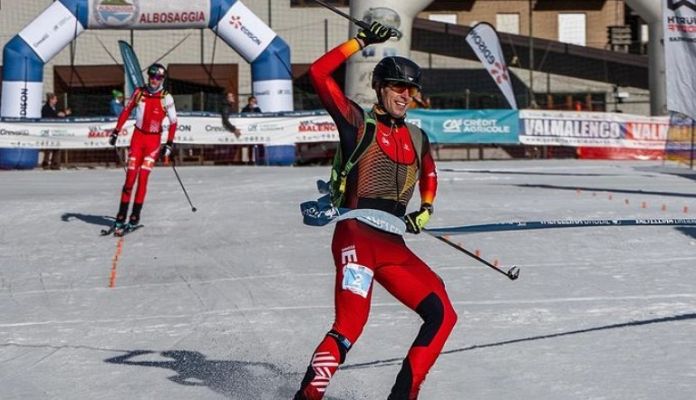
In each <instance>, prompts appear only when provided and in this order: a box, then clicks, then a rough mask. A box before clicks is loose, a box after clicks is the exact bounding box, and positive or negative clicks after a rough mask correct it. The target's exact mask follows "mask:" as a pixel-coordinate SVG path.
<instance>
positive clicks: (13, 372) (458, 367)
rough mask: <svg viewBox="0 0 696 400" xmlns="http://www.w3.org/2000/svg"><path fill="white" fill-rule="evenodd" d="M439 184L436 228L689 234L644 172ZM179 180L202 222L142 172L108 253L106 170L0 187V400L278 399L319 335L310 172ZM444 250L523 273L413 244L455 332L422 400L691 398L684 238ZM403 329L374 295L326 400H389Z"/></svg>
mask: <svg viewBox="0 0 696 400" xmlns="http://www.w3.org/2000/svg"><path fill="white" fill-rule="evenodd" d="M439 168H440V186H439V192H438V193H439V194H438V198H437V201H436V204H435V210H436V211H435V214H434V216H433V219H432V221H431V226H433V227H436V226H447V225H469V224H483V223H494V222H507V221H536V220H543V219H566V218H573V219H605V218H612V219H632V218H667V217H675V218H694V217H696V176H694V175H693V174H692V175H690V176H689V175H687V176H679V175H677V174H675V173H674V172H675V171H674V170H668V169H665V168H663V167H661V165H660V164H659V163H655V162H653V163H635V162H622V163H618V162H614V163H612V162H580V161H565V160H564V161H522V162H520V161H517V162H472V163H463V162H451V163H440V164H439ZM178 171H179V173H180V175H181V178H182V180H183V182H184V184H185V185H186V188H187V190H188V192H189V195H190V196H191V200H192V201H193V203H194V205H195V206H196V207H197V208H198V212H196V213H193V212H191V208H190V207H189V205H188V202H187V201H186V198H185V197H184V194H183V192H182V191H181V187H180V186H179V183H178V182H177V181H176V178H175V176H174V174H173V172H172V170H171V168H167V167H162V168H158V169H156V170H155V171H154V172H153V175H152V177H151V179H150V186H149V193H148V198H147V202H146V204H145V207H144V209H143V217H142V222H143V223H144V224H145V227H144V228H143V229H141V230H138V231H136V232H134V233H132V234H131V235H128V236H126V237H125V238H124V240H122V241H121V240H119V239H117V238H114V237H100V236H99V231H100V229H102V228H104V227H106V226H108V225H109V224H110V223H111V220H110V217H108V216H109V215H113V213H114V212H115V210H116V208H117V203H118V195H119V192H120V188H121V185H122V184H123V171H122V170H120V169H110V170H105V169H93V170H88V169H83V170H63V171H39V170H35V171H2V172H0V185H1V187H2V190H1V191H0V205H1V207H2V212H1V213H0V388H2V389H1V390H0V398H1V399H3V400H8V399H22V400H27V399H102V400H106V399H119V400H122V399H170V400H175V399H245V400H247V399H248V400H264V399H269V400H275V399H290V398H291V397H292V394H293V393H294V391H295V390H296V389H297V387H298V385H299V382H300V379H301V377H302V375H303V373H304V370H305V368H306V365H307V362H308V361H309V357H310V355H311V352H312V351H313V349H314V347H315V346H316V344H317V343H318V342H319V340H320V339H321V338H322V336H323V335H324V334H325V333H326V331H327V330H328V329H329V328H330V324H331V320H332V317H333V299H332V293H333V287H332V285H333V264H332V261H331V255H330V251H329V244H330V240H331V232H332V227H330V226H329V227H324V228H314V227H308V226H304V225H302V223H301V218H300V214H299V208H298V204H299V203H300V202H301V201H305V200H310V199H313V198H316V197H317V196H316V193H315V191H314V181H315V179H317V178H324V177H325V176H326V175H327V173H328V168H327V167H306V168H304V167H303V168H291V167H195V168H194V167H192V168H184V167H181V168H179V169H178ZM686 171H687V170H681V172H686ZM643 203H644V204H643ZM663 206H664V210H663ZM685 207H686V209H685ZM454 239H455V240H456V241H458V242H460V243H462V245H463V246H464V247H466V248H468V249H470V250H472V251H474V250H477V249H478V250H479V251H480V252H481V255H482V256H483V257H484V258H486V259H489V260H495V259H497V260H499V262H500V264H501V265H502V266H504V267H507V266H510V265H512V264H516V265H518V266H519V267H520V268H521V274H520V278H519V279H518V280H517V281H510V280H507V279H506V278H505V277H504V276H502V275H500V274H497V273H495V271H492V270H491V269H489V268H487V267H484V266H482V265H481V264H478V263H477V262H476V261H474V260H472V259H470V258H468V257H467V256H466V255H464V254H462V253H460V252H458V251H456V250H455V249H452V248H451V247H448V246H447V245H445V244H444V243H441V242H439V241H437V240H435V239H434V238H432V237H430V236H428V235H424V234H423V235H419V236H414V235H409V238H408V239H407V241H408V244H409V245H410V246H411V247H412V248H413V249H414V250H415V251H416V253H417V254H419V255H420V256H421V257H422V258H423V259H424V260H426V261H427V262H428V263H429V264H430V265H431V267H432V268H433V269H434V270H435V271H436V272H437V273H438V274H439V275H440V276H441V277H442V278H443V279H444V280H445V282H446V284H447V288H448V291H449V295H450V298H451V299H452V301H453V302H454V303H455V308H456V310H457V312H458V314H459V322H458V324H457V326H456V327H455V330H454V331H453V333H452V336H451V337H450V340H449V341H448V343H447V345H446V347H445V351H444V353H443V354H442V356H441V357H440V359H439V360H438V362H437V364H436V365H435V367H434V369H433V370H432V371H431V373H430V375H429V376H428V379H427V380H426V382H425V384H424V386H423V390H422V395H421V398H422V399H427V400H459V399H495V400H499V399H523V400H526V399H530V400H557V399H564V400H574V399H578V400H580V399H582V400H586V399H613V400H614V399H630V400H636V399H670V400H680V399H683V400H691V399H694V398H696V334H695V333H696V290H695V289H696V227H687V228H684V227H682V228H678V227H668V226H640V227H615V226H608V227H584V228H572V229H543V230H535V231H509V232H491V233H476V234H466V235H460V236H456V237H454ZM117 254H118V256H116V255H117ZM419 325H420V321H419V319H418V317H417V315H416V314H415V313H413V312H411V311H409V310H408V309H406V308H405V307H403V306H402V305H400V304H399V303H397V302H396V301H395V300H394V299H393V298H391V297H390V295H389V294H388V293H386V292H385V291H384V290H383V289H382V288H380V287H377V288H376V289H375V296H374V299H373V308H372V314H371V317H370V320H369V322H368V325H367V327H366V329H365V332H364V334H363V336H362V338H361V339H360V341H358V343H357V344H356V345H355V346H354V348H353V349H352V350H351V352H350V353H349V355H348V359H347V362H346V364H345V365H344V367H343V369H342V370H341V371H340V372H339V373H338V374H337V375H336V376H335V378H334V379H333V381H332V384H331V386H330V387H329V390H328V398H331V399H340V400H351V399H368V400H373V399H384V398H386V396H387V393H388V391H389V389H390V388H391V385H392V383H393V381H394V378H395V376H396V374H397V372H398V370H399V368H400V365H399V364H400V361H401V358H402V357H403V356H404V355H405V353H406V350H407V348H408V346H409V344H410V343H411V341H412V340H413V338H414V337H415V335H416V333H417V330H418V327H419Z"/></svg>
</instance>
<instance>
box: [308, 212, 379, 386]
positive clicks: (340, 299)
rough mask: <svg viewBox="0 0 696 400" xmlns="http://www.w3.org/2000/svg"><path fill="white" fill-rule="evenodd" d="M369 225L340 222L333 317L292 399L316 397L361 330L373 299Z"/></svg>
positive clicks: (335, 240) (333, 247)
mask: <svg viewBox="0 0 696 400" xmlns="http://www.w3.org/2000/svg"><path fill="white" fill-rule="evenodd" d="M371 230H372V229H371V228H367V227H366V226H365V225H362V224H361V223H359V222H357V221H355V220H348V221H343V222H339V223H338V225H337V226H336V230H335V231H334V238H333V242H332V244H331V250H332V253H333V257H334V264H335V265H336V281H335V294H334V296H335V297H334V303H335V312H336V314H335V319H334V323H333V326H332V327H331V330H330V331H329V333H328V334H327V335H326V336H325V337H324V340H322V342H321V343H319V346H317V348H316V350H314V354H313V355H312V359H311V362H310V365H309V367H308V368H307V373H306V374H305V377H304V379H303V380H302V384H301V385H300V391H299V392H297V394H296V395H295V400H319V399H321V398H323V397H324V392H325V391H326V387H327V386H328V385H329V380H330V379H331V377H332V376H333V375H334V373H335V372H336V370H337V369H338V366H339V365H340V364H342V363H343V362H344V361H345V358H346V353H347V352H348V350H350V348H351V346H352V345H353V343H355V342H356V341H357V340H358V338H359V337H360V334H361V333H362V331H363V327H364V326H365V323H366V322H367V317H368V315H369V313H370V301H371V299H372V278H373V275H374V273H373V271H372V268H371V265H373V262H374V252H373V246H374V243H373V239H374V238H371V236H370V235H371V234H372V232H370V231H371Z"/></svg>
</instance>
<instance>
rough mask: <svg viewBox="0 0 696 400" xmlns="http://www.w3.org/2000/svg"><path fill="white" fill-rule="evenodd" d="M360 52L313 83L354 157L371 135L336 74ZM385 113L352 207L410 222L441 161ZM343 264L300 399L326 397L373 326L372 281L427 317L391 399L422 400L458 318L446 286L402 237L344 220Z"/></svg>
mask: <svg viewBox="0 0 696 400" xmlns="http://www.w3.org/2000/svg"><path fill="white" fill-rule="evenodd" d="M359 50H360V46H359V43H358V42H357V41H356V40H355V39H351V40H349V41H348V42H346V43H343V44H342V45H340V46H338V47H336V48H335V49H333V50H331V51H330V52H329V53H327V54H325V55H324V56H322V57H321V58H319V59H318V60H317V61H315V62H314V64H312V66H311V68H310V71H309V73H310V77H311V79H312V84H313V85H314V88H315V89H316V92H317V94H318V95H319V98H320V99H321V101H322V104H323V105H324V107H326V109H327V111H328V112H329V114H330V115H331V117H332V118H333V120H334V121H335V122H336V125H337V128H338V131H339V135H340V141H341V143H340V145H341V147H342V152H343V153H342V154H343V155H344V157H348V155H350V154H351V153H352V151H353V149H354V148H355V146H356V143H357V142H358V140H359V138H360V137H361V135H362V134H363V126H364V116H363V111H362V109H361V108H360V107H359V106H358V105H357V104H356V103H354V102H352V101H351V100H349V99H348V98H347V97H346V96H345V95H344V94H343V92H342V91H341V89H340V88H339V86H338V85H337V83H336V81H335V80H334V79H333V78H332V76H331V74H332V73H333V72H334V71H335V70H336V69H337V68H338V67H339V66H340V65H341V64H342V63H343V62H344V61H345V60H346V59H347V58H348V57H350V56H351V55H352V54H354V53H355V52H357V51H359ZM373 110H375V111H376V114H377V129H376V132H375V140H374V141H373V142H372V144H371V145H370V147H369V148H368V149H367V150H366V151H365V153H364V155H363V156H362V158H361V159H360V161H359V162H358V164H357V166H356V167H355V168H353V169H352V170H351V172H350V174H349V176H348V183H347V186H346V207H349V208H352V209H356V208H369V209H377V210H381V211H385V212H388V213H390V214H393V215H395V216H397V217H403V216H404V214H405V211H406V205H407V204H408V201H409V200H410V198H411V197H412V194H413V191H414V188H415V185H416V182H418V183H419V188H420V197H421V203H422V204H425V203H427V204H432V203H433V200H434V198H435V192H436V189H437V174H436V170H435V163H434V161H433V159H432V156H431V155H430V144H429V142H428V141H427V136H425V134H423V137H424V140H423V149H422V151H421V159H420V160H417V155H418V153H417V152H416V151H415V149H414V148H413V141H412V140H411V136H410V134H409V131H408V128H407V127H406V125H405V124H404V121H403V119H394V118H392V117H390V116H389V115H388V114H386V113H384V112H382V113H380V112H379V110H380V108H379V107H375V108H374V109H373ZM331 250H332V253H333V258H334V263H335V266H336V281H335V320H334V323H333V326H332V329H331V331H330V332H329V333H328V334H327V336H326V337H325V338H324V340H323V341H322V342H321V343H320V344H319V346H318V347H317V348H316V350H315V352H314V354H313V356H312V359H311V362H310V365H309V368H308V369H307V373H306V375H305V377H304V380H303V382H302V385H301V389H300V391H299V392H298V393H297V395H296V396H295V399H309V400H316V399H321V398H323V396H324V393H325V390H326V387H327V386H328V384H329V380H330V379H331V377H332V375H333V374H334V373H335V372H336V370H337V369H338V366H339V365H340V364H341V363H343V361H344V360H345V356H346V353H347V351H348V350H349V349H350V347H351V346H352V344H354V343H355V342H356V341H357V340H358V338H359V337H360V334H361V333H362V330H363V327H364V326H365V323H366V322H367V318H368V314H369V312H370V302H371V298H372V284H371V283H372V280H375V281H377V282H378V283H379V284H381V285H382V286H383V287H384V288H385V289H387V291H389V293H391V294H392V295H393V296H394V297H396V298H397V299H398V300H399V301H401V302H402V303H403V304H405V305H406V306H407V307H409V308H410V309H412V310H414V311H416V312H417V313H418V314H419V315H420V316H421V317H422V318H423V321H424V322H423V325H422V326H421V329H420V331H419V333H418V335H417V336H416V339H415V341H414V342H413V344H412V346H411V348H410V350H409V352H408V355H407V356H406V358H405V360H404V362H403V365H402V368H401V371H400V372H399V374H398V376H397V379H396V383H395V384H394V387H393V388H392V391H391V394H390V396H389V399H390V400H407V399H408V400H411V399H416V398H417V397H418V393H419V390H420V386H421V383H422V382H423V380H424V379H425V376H426V374H427V373H428V371H429V370H430V368H431V367H432V365H433V364H434V363H435V360H436V359H437V357H438V356H439V354H440V352H441V350H442V347H443V346H444V344H445V340H446V339H447V337H448V336H449V334H450V332H451V330H452V328H453V327H454V325H455V322H456V320H457V316H456V313H455V311H454V309H453V307H452V304H451V302H450V300H449V298H448V296H447V293H446V291H445V286H444V283H443V282H442V280H441V279H440V278H439V277H438V276H437V275H436V274H435V273H434V272H433V271H432V270H431V269H430V268H429V267H428V266H427V265H426V264H425V263H424V262H423V261H422V260H421V259H419V258H418V257H417V256H416V255H415V254H414V253H413V252H411V250H409V249H408V248H407V247H406V244H405V243H404V239H403V237H402V236H400V235H397V234H393V233H387V232H385V231H381V230H378V229H376V228H373V227H371V226H368V225H366V224H364V223H363V222H359V221H358V220H355V219H350V220H345V221H340V222H338V223H337V225H336V229H335V231H334V236H333V242H332V245H331Z"/></svg>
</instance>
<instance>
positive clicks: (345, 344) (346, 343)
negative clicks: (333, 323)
mask: <svg viewBox="0 0 696 400" xmlns="http://www.w3.org/2000/svg"><path fill="white" fill-rule="evenodd" d="M326 336H329V337H331V338H333V339H334V340H335V341H336V343H337V344H338V352H339V353H340V354H341V360H340V361H339V364H343V362H344V361H345V360H346V354H347V353H348V350H350V348H351V346H353V343H351V342H350V340H348V338H346V337H345V336H343V335H341V334H340V333H338V332H337V331H335V330H333V329H332V330H330V331H329V333H327V334H326Z"/></svg>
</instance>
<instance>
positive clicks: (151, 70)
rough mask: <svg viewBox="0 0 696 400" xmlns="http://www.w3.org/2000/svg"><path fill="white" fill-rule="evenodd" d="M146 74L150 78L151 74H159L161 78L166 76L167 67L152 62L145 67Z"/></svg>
mask: <svg viewBox="0 0 696 400" xmlns="http://www.w3.org/2000/svg"><path fill="white" fill-rule="evenodd" d="M147 76H148V77H150V78H152V77H153V76H161V77H162V78H164V77H166V76H167V69H166V68H164V65H162V64H157V63H155V64H152V65H150V66H149V67H148V68H147Z"/></svg>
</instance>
